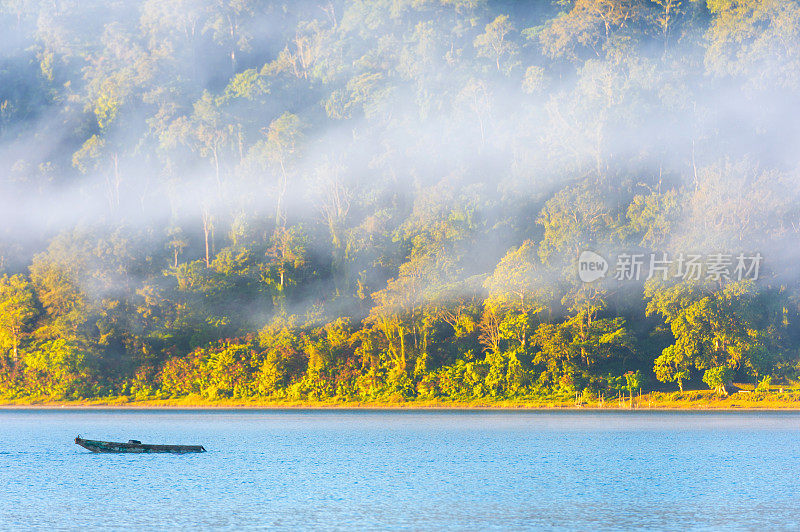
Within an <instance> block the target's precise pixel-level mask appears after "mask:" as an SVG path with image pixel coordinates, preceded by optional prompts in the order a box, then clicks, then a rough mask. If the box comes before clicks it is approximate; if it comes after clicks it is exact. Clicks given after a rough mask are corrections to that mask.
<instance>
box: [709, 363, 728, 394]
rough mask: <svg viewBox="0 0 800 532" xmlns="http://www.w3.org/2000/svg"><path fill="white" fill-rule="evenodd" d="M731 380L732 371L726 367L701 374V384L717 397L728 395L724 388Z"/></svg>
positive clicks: (719, 367) (710, 369) (711, 369)
mask: <svg viewBox="0 0 800 532" xmlns="http://www.w3.org/2000/svg"><path fill="white" fill-rule="evenodd" d="M732 380H733V371H732V370H731V368H729V367H728V366H717V367H715V368H709V369H707V370H706V372H705V373H703V382H704V383H706V384H707V385H708V387H709V388H712V389H713V390H714V391H715V392H716V393H718V394H719V395H728V392H727V390H726V389H725V386H727V385H728V384H730V383H731V381H732Z"/></svg>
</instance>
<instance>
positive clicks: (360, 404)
mask: <svg viewBox="0 0 800 532" xmlns="http://www.w3.org/2000/svg"><path fill="white" fill-rule="evenodd" d="M0 407H34V408H35V407H73V408H74V407H125V408H320V409H462V408H463V409H470V408H478V409H481V408H483V409H510V410H513V409H535V410H547V409H554V410H581V409H590V410H591V409H595V410H619V409H625V410H629V409H631V408H633V409H639V410H794V409H800V391H795V390H791V391H786V392H783V393H779V392H775V393H772V392H770V393H752V392H750V393H748V392H744V393H735V394H732V395H729V396H727V397H719V396H717V395H715V394H714V393H713V392H712V391H710V390H701V391H687V392H674V393H662V392H651V393H647V394H642V395H638V396H635V397H634V399H633V405H631V400H630V398H629V397H626V398H624V399H622V400H620V399H619V398H617V397H614V398H612V399H608V398H606V399H599V398H595V399H591V400H578V401H575V400H565V399H552V398H551V399H544V398H518V399H504V400H490V399H476V400H464V401H452V400H410V401H347V400H335V399H330V400H320V401H291V400H264V399H208V398H204V397H200V396H186V397H177V398H169V399H163V398H146V399H135V398H131V397H127V396H119V397H104V398H93V399H72V400H67V399H57V398H50V397H26V398H18V399H0Z"/></svg>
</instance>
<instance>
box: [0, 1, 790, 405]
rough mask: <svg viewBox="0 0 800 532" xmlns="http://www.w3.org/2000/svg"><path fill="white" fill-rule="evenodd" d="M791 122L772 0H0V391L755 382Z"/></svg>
mask: <svg viewBox="0 0 800 532" xmlns="http://www.w3.org/2000/svg"><path fill="white" fill-rule="evenodd" d="M799 148H800V2H798V1H797V0H707V1H699V0H552V1H550V0H542V1H535V2H533V1H531V2H513V1H490V0H375V1H367V0H332V1H327V0H316V1H315V0H301V1H280V0H274V1H273V0H263V1H258V0H146V1H141V2H138V1H132V0H131V1H124V0H103V1H100V0H81V1H78V0H47V1H45V0H0V397H7V398H21V397H55V398H87V397H109V396H116V395H127V396H130V397H134V398H153V397H156V398H157V397H161V398H168V397H181V396H187V395H192V394H194V395H197V396H202V397H204V398H208V399H218V398H250V397H258V398H264V399H270V400H272V399H275V400H281V399H295V400H310V401H313V400H320V399H326V398H340V399H349V400H392V401H405V400H414V399H428V398H430V399H434V398H445V399H452V400H469V399H474V398H514V397H572V396H574V395H575V394H584V396H592V395H594V396H597V395H598V394H606V395H608V394H614V395H616V394H617V393H618V392H619V391H620V390H627V391H629V392H630V391H633V390H634V389H640V388H644V389H646V390H677V389H678V388H680V389H683V388H684V386H686V387H693V388H703V389H707V388H708V387H711V388H715V389H717V390H719V392H720V393H724V392H725V385H726V384H728V383H730V382H738V383H742V382H749V383H753V384H757V383H761V384H762V386H764V385H768V383H769V382H773V383H775V382H781V383H784V382H785V383H789V382H791V381H793V380H794V379H796V378H797V377H798V373H800V320H798V311H799V310H800V275H798V271H797V268H796V264H797V263H798V259H800V256H799V255H800V245H798V244H800V197H799V196H798V190H800V187H799V186H798V183H799V181H798V176H799V175H800V173H799V170H800V164H799V163H800V149H799ZM586 251H591V252H592V253H590V255H591V256H592V257H595V258H596V260H597V261H598V264H600V266H598V267H601V266H602V260H601V259H599V258H597V257H601V258H602V259H604V260H605V261H607V264H608V270H607V271H606V272H605V276H601V277H600V278H598V279H596V280H595V279H593V280H592V281H591V282H586V280H585V278H583V277H582V276H581V273H582V271H581V269H580V268H581V267H582V264H583V263H582V262H581V261H580V260H579V258H580V257H581V256H582V253H584V252H586ZM583 256H585V253H584V255H583ZM634 267H635V268H634ZM695 267H696V269H695ZM582 279H583V280H582ZM765 383H766V384H765Z"/></svg>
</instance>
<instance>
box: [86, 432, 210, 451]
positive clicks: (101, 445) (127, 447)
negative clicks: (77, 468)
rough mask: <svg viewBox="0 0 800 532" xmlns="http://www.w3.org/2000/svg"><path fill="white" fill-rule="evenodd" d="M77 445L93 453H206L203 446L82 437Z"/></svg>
mask: <svg viewBox="0 0 800 532" xmlns="http://www.w3.org/2000/svg"><path fill="white" fill-rule="evenodd" d="M75 443H76V444H78V445H80V446H81V447H83V448H84V449H88V450H90V451H92V452H93V453H135V454H149V453H176V454H185V453H204V452H206V450H205V448H204V447H203V446H202V445H151V444H147V443H121V442H113V441H98V440H85V439H83V438H81V437H80V436H79V437H77V438H75Z"/></svg>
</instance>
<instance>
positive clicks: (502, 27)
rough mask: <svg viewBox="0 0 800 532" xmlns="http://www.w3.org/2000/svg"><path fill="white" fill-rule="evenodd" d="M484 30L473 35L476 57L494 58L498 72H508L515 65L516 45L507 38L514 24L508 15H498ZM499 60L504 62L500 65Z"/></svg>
mask: <svg viewBox="0 0 800 532" xmlns="http://www.w3.org/2000/svg"><path fill="white" fill-rule="evenodd" d="M484 30H485V31H484V32H483V33H481V34H480V35H478V36H477V37H475V49H476V50H477V52H478V57H486V58H488V59H492V60H494V63H495V66H496V67H497V70H498V72H500V71H501V70H502V71H504V72H506V73H508V72H510V71H511V69H512V68H514V66H515V65H516V63H515V62H514V60H515V57H516V55H517V53H518V52H517V50H518V46H517V44H516V43H515V42H514V41H513V40H511V39H510V38H509V34H510V33H511V32H512V31H514V26H513V25H512V24H511V22H510V21H509V18H508V15H499V16H498V17H497V18H495V19H494V20H493V21H491V22H490V23H489V24H487V25H486V27H485V28H484ZM501 61H502V62H503V63H504V64H503V65H502V67H501Z"/></svg>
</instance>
